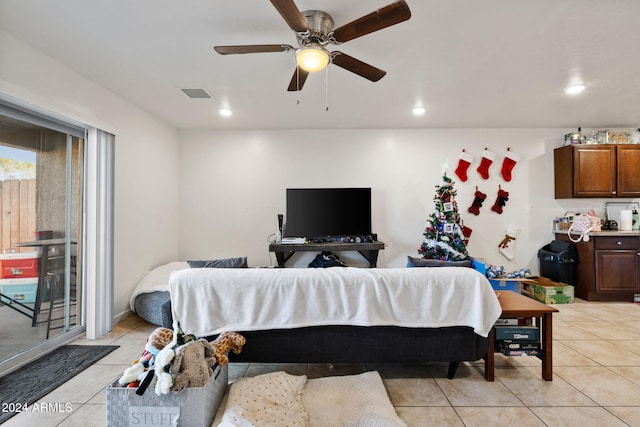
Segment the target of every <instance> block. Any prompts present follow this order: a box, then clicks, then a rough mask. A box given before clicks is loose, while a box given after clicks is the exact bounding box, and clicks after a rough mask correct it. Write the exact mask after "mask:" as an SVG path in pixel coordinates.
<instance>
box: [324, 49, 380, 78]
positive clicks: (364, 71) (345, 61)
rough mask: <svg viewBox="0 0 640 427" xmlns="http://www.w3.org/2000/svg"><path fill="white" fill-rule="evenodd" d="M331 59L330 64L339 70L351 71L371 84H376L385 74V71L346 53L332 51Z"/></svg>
mask: <svg viewBox="0 0 640 427" xmlns="http://www.w3.org/2000/svg"><path fill="white" fill-rule="evenodd" d="M332 57H333V58H332V59H331V62H332V63H333V64H335V65H337V66H338V67H340V68H344V69H345V70H347V71H351V72H352V73H356V74H357V75H359V76H361V77H364V78H365V79H367V80H371V81H372V82H377V81H378V80H380V79H381V78H383V77H384V76H385V74H387V72H386V71H383V70H381V69H379V68H376V67H374V66H373V65H369V64H367V63H365V62H362V61H360V60H359V59H356V58H354V57H353V56H349V55H347V54H346V53H342V52H337V51H334V52H332Z"/></svg>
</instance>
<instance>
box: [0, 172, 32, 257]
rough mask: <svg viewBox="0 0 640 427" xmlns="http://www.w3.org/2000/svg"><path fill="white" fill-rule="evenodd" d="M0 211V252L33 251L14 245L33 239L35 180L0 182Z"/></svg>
mask: <svg viewBox="0 0 640 427" xmlns="http://www.w3.org/2000/svg"><path fill="white" fill-rule="evenodd" d="M0 209H1V212H2V213H1V215H0V240H1V246H0V251H3V250H6V249H9V248H15V249H16V252H17V251H19V250H21V251H33V248H22V249H19V248H16V247H15V244H16V243H18V242H25V241H30V240H33V239H34V232H35V228H36V180H35V179H11V180H6V181H0Z"/></svg>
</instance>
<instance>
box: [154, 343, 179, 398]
mask: <svg viewBox="0 0 640 427" xmlns="http://www.w3.org/2000/svg"><path fill="white" fill-rule="evenodd" d="M175 355H176V353H175V351H174V350H173V345H171V344H169V345H167V346H166V347H165V348H163V349H162V350H160V353H158V355H157V356H156V362H155V369H154V371H155V374H156V378H157V380H156V395H158V396H160V395H162V394H167V393H169V390H171V386H172V385H173V376H172V375H171V374H170V373H169V370H170V367H169V365H170V364H171V361H172V360H173V358H174V357H175Z"/></svg>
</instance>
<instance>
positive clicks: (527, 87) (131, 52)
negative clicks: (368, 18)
mask: <svg viewBox="0 0 640 427" xmlns="http://www.w3.org/2000/svg"><path fill="white" fill-rule="evenodd" d="M391 1H392V0H366V1H365V0H354V1H349V2H345V1H339V0H296V4H297V6H298V8H299V9H300V10H301V11H302V10H308V9H320V10H323V11H325V12H327V13H329V14H330V15H332V17H333V19H334V21H335V25H336V27H339V26H341V25H343V24H345V23H347V22H350V21H352V20H354V19H356V18H359V17H360V16H362V15H365V14H367V13H369V12H372V11H373V10H375V9H378V8H380V7H383V6H385V5H387V4H388V3H390V2H391ZM407 2H408V4H409V6H410V8H411V11H412V17H411V19H410V20H408V21H406V22H403V23H400V24H398V25H395V26H392V27H389V28H386V29H384V30H381V31H378V32H376V33H373V34H369V35H366V36H364V37H361V38H358V39H355V40H351V41H349V42H347V43H345V44H344V45H342V46H340V47H336V46H330V50H336V49H339V50H341V51H343V52H345V53H347V54H349V55H351V56H354V57H356V58H358V59H360V60H362V61H364V62H367V63H369V64H371V65H374V66H376V67H378V68H381V69H383V70H385V71H387V75H386V76H385V77H384V78H383V79H382V80H380V81H379V82H377V83H372V82H370V81H368V80H365V79H363V78H361V77H359V76H357V75H355V74H352V73H350V72H348V71H345V70H343V69H341V68H339V67H337V66H329V68H328V72H327V73H326V75H325V73H324V72H320V73H316V74H311V75H310V76H309V78H308V80H307V82H306V84H305V87H304V89H303V90H302V91H301V92H287V91H286V88H287V86H288V84H289V80H290V79H291V76H292V75H293V71H294V69H295V63H294V57H293V53H260V54H248V55H227V56H222V55H219V54H217V53H215V52H214V51H213V46H214V45H233V44H272V43H283V44H291V45H294V46H295V45H296V40H295V36H294V33H293V32H292V31H291V30H290V29H289V27H288V26H287V24H286V23H285V22H284V20H283V19H282V17H281V16H280V15H279V13H278V12H277V11H276V10H275V8H274V7H273V6H272V5H271V3H270V2H269V1H268V0H182V1H176V0H133V1H132V0H101V1H87V0H0V30H3V31H6V32H7V33H10V34H12V35H13V36H15V37H16V38H18V39H20V40H22V41H24V42H26V43H27V44H29V45H31V46H33V47H35V48H36V49H38V50H40V51H42V52H44V53H46V54H47V55H50V56H51V57H54V58H56V59H57V60H59V61H60V62H62V63H64V64H66V65H67V66H69V67H70V68H72V69H74V70H76V71H77V72H78V73H80V74H82V75H84V76H86V77H87V78H89V79H91V80H93V81H95V82H97V83H99V84H100V85H102V86H104V87H106V88H107V89H109V90H111V91H113V92H115V93H117V94H119V95H121V96H122V97H124V98H126V99H128V100H130V101H131V102H132V103H134V104H137V105H139V106H140V107H142V108H143V109H145V110H147V111H149V112H151V113H152V114H154V115H156V116H158V117H160V118H162V119H163V120H165V121H166V122H168V123H170V124H172V125H174V126H175V127H177V128H180V129H316V128H322V129H324V128H330V129H345V128H358V129H367V128H368V129H371V128H496V127H507V128H529V127H561V128H574V127H577V126H579V125H581V126H583V127H586V128H590V127H602V128H608V127H634V128H636V127H638V126H640V1H638V0H528V1H527V0H517V1H516V0H407ZM572 79H580V80H582V81H583V82H584V83H585V84H586V85H587V89H586V91H585V92H584V93H582V94H581V95H579V96H574V97H570V96H568V95H566V94H565V93H564V87H565V86H566V85H567V84H568V83H569V82H570V81H571V80H572ZM179 88H204V89H206V90H207V91H208V92H209V93H211V95H213V97H214V99H213V100H211V99H209V100H198V99H196V100H193V99H189V98H187V97H186V96H185V95H184V94H183V93H182V92H181V91H180V90H179ZM416 104H422V105H424V106H425V107H426V108H427V113H426V114H424V115H423V116H420V117H415V116H413V115H412V114H411V109H412V107H413V106H414V105H416ZM222 106H228V107H230V108H231V109H232V110H233V112H234V114H233V115H232V116H231V117H230V118H227V119H225V118H222V117H220V116H219V115H218V114H217V110H218V109H219V108H220V107H222ZM327 108H328V110H327Z"/></svg>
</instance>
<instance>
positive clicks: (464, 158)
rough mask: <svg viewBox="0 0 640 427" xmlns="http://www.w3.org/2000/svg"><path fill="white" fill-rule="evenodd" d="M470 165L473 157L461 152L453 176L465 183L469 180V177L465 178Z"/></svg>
mask: <svg viewBox="0 0 640 427" xmlns="http://www.w3.org/2000/svg"><path fill="white" fill-rule="evenodd" d="M471 163H473V156H471V155H470V154H469V153H466V152H465V151H464V150H462V153H460V158H459V159H458V167H457V168H456V170H455V174H456V176H457V177H458V178H460V181H462V182H466V181H467V179H469V177H468V176H467V171H468V170H469V166H471Z"/></svg>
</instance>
